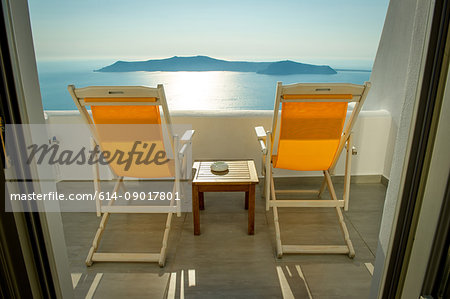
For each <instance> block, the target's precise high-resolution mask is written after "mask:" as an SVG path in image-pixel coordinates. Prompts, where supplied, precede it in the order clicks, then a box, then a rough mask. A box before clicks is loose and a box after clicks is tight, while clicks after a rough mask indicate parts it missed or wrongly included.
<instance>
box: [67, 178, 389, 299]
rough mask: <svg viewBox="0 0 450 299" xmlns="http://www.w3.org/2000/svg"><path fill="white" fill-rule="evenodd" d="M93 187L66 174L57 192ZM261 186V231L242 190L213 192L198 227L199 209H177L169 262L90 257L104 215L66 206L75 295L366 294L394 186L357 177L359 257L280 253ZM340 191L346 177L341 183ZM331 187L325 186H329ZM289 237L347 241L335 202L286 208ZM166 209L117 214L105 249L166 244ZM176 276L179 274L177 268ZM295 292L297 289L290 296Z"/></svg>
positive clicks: (353, 226)
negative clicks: (89, 261) (250, 228)
mask: <svg viewBox="0 0 450 299" xmlns="http://www.w3.org/2000/svg"><path fill="white" fill-rule="evenodd" d="M275 184H276V186H277V188H280V189H289V188H298V187H301V188H307V189H310V188H315V187H317V186H316V184H315V185H312V184H311V183H310V182H309V183H307V182H299V179H298V178H283V179H276V181H275ZM80 185H83V188H85V189H86V188H88V189H89V188H92V189H93V187H91V186H92V183H89V182H61V183H59V184H58V191H59V192H73V191H74V190H77V189H78V188H80ZM262 187H263V184H262V183H260V184H259V188H257V192H256V212H255V213H256V215H255V235H254V236H249V235H247V211H246V210H244V194H243V193H239V192H229V193H205V210H204V211H201V213H200V221H201V230H202V234H201V235H200V236H194V235H193V223H192V214H191V213H183V214H182V216H181V217H174V218H173V222H172V230H171V234H170V238H169V248H168V253H167V261H166V266H165V267H164V268H160V267H159V266H158V265H157V264H156V263H94V264H93V266H91V267H86V266H85V263H84V261H85V258H86V256H87V253H88V251H89V248H90V246H91V244H92V240H93V238H94V235H95V232H96V229H97V227H98V224H99V221H100V219H99V218H97V217H96V215H95V213H63V225H64V232H65V238H66V243H67V248H68V255H69V261H70V270H71V272H72V280H73V284H74V292H75V295H76V298H85V297H86V296H87V297H89V296H91V295H93V298H125V297H129V298H283V295H284V297H285V298H292V296H293V297H294V298H367V296H368V294H369V289H370V283H371V274H370V270H371V266H372V265H373V262H374V258H375V251H376V247H377V242H378V241H377V240H378V232H379V227H380V222H381V216H382V211H383V204H384V198H385V192H386V187H385V186H384V185H383V184H381V183H372V184H361V183H358V184H353V183H352V186H351V193H350V208H349V211H348V212H345V213H344V217H345V221H346V224H347V227H348V230H349V233H350V237H351V240H352V242H353V246H354V247H355V251H356V257H355V258H354V259H350V258H348V256H346V255H284V256H283V258H282V259H277V258H276V253H275V233H274V225H273V213H272V211H271V210H270V211H269V212H267V213H266V211H265V209H264V200H263V198H261V190H262ZM335 187H336V192H337V194H338V196H340V195H341V194H342V187H343V186H342V184H339V183H336V184H335ZM323 197H324V198H326V197H328V193H327V192H326V193H325V194H324V196H323ZM279 217H280V226H281V236H282V241H283V243H285V244H305V245H307V244H316V245H317V244H333V245H336V244H342V245H344V240H343V237H342V233H341V231H340V229H339V224H338V221H337V217H336V212H335V211H334V209H333V208H322V209H317V208H309V209H305V208H279ZM165 219H166V216H165V215H163V214H135V215H130V214H128V215H123V214H114V215H112V216H111V217H110V220H109V223H108V226H107V228H106V230H105V233H104V235H103V240H102V242H101V244H100V248H99V251H100V252H111V251H115V252H159V250H160V244H161V239H162V233H163V228H164V224H165ZM171 277H172V278H171ZM291 295H292V296H291Z"/></svg>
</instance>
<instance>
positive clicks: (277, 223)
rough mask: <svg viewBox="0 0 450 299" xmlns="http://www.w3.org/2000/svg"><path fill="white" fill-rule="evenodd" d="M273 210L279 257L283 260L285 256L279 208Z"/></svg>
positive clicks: (274, 207)
mask: <svg viewBox="0 0 450 299" xmlns="http://www.w3.org/2000/svg"><path fill="white" fill-rule="evenodd" d="M272 210H273V222H274V224H275V237H276V243H277V257H278V258H281V257H282V256H283V248H282V247H281V233H280V223H279V222H278V208H277V207H276V206H273V207H272Z"/></svg>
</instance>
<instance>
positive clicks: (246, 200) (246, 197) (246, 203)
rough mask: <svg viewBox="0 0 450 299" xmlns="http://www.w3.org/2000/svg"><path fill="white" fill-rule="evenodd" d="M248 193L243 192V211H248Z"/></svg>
mask: <svg viewBox="0 0 450 299" xmlns="http://www.w3.org/2000/svg"><path fill="white" fill-rule="evenodd" d="M248 193H249V192H248V191H247V192H245V209H246V210H248Z"/></svg>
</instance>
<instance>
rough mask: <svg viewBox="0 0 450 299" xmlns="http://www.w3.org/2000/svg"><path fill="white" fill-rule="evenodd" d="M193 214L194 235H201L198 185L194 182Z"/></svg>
mask: <svg viewBox="0 0 450 299" xmlns="http://www.w3.org/2000/svg"><path fill="white" fill-rule="evenodd" d="M192 216H193V218H194V235H200V207H199V192H198V187H197V186H196V185H194V184H192Z"/></svg>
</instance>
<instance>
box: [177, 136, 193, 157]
mask: <svg viewBox="0 0 450 299" xmlns="http://www.w3.org/2000/svg"><path fill="white" fill-rule="evenodd" d="M194 134H195V130H187V131H186V132H184V134H183V137H181V140H180V141H181V143H182V144H183V146H182V147H181V149H180V152H179V155H180V156H181V157H183V156H184V153H185V152H186V149H187V148H188V146H189V145H190V144H191V141H192V136H194Z"/></svg>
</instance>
